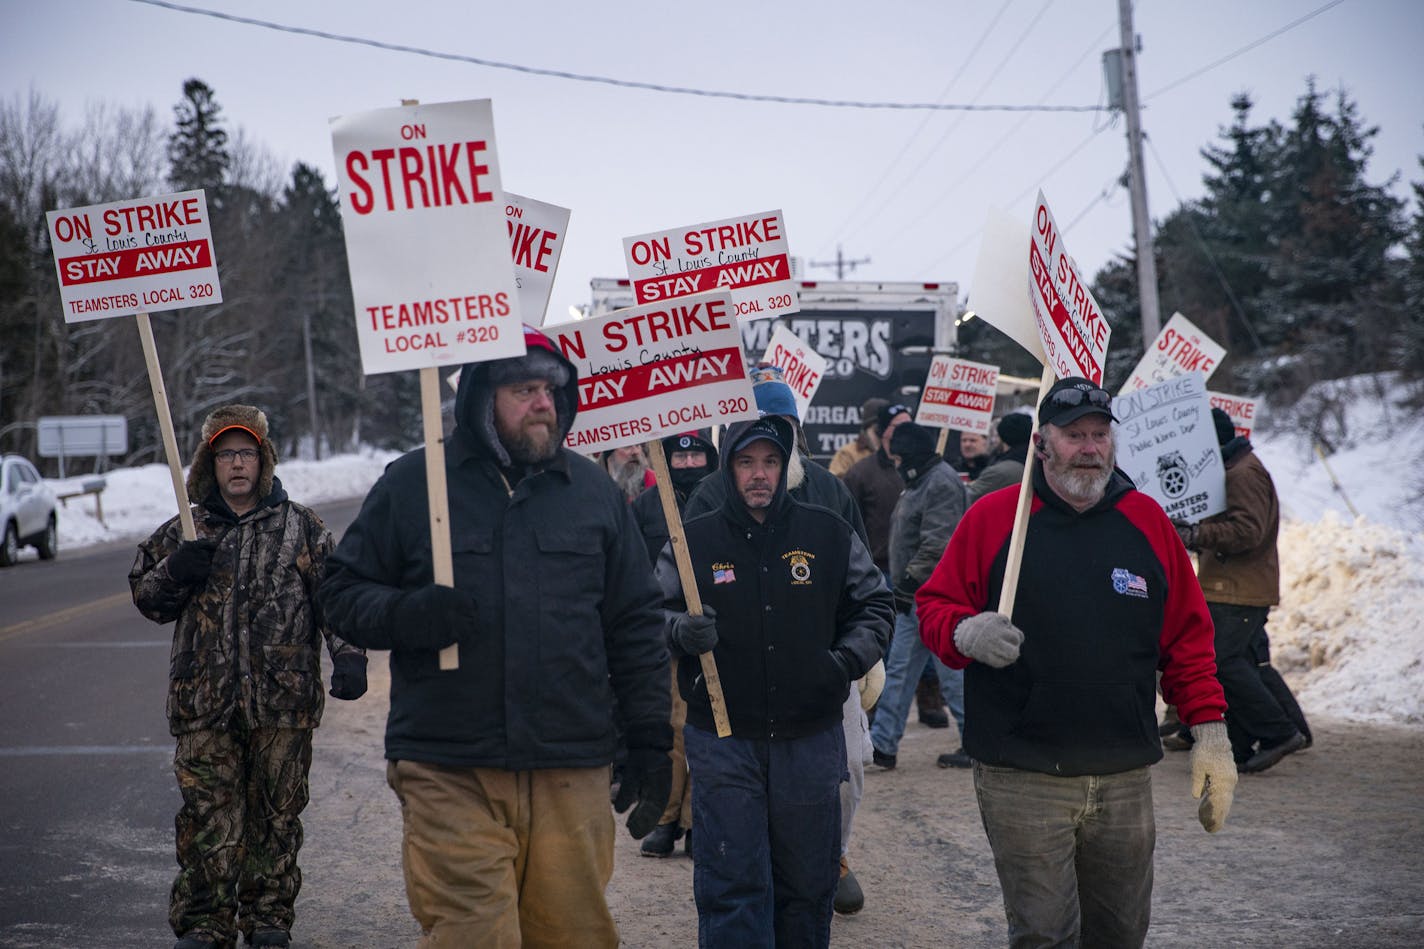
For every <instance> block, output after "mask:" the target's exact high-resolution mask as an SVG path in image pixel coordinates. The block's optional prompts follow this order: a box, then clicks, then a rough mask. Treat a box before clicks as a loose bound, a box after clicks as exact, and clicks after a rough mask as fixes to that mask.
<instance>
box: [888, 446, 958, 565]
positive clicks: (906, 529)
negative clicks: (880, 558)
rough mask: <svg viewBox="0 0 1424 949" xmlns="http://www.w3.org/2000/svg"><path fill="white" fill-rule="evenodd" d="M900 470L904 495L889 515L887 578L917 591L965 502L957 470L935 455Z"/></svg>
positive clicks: (938, 557)
mask: <svg viewBox="0 0 1424 949" xmlns="http://www.w3.org/2000/svg"><path fill="white" fill-rule="evenodd" d="M902 474H903V475H904V478H905V483H906V487H905V493H904V494H902V495H900V500H899V502H898V503H897V504H896V505H895V513H894V516H893V517H891V519H890V579H891V581H892V582H893V583H894V584H895V585H896V587H897V588H899V589H904V590H917V589H919V587H920V585H921V584H923V583H924V582H925V581H926V580H928V579H929V576H930V574H931V573H932V572H933V571H934V568H935V565H936V564H938V563H939V559H940V556H941V555H942V554H943V553H944V548H945V546H946V545H947V544H948V543H949V538H950V535H952V534H953V533H954V528H955V526H956V525H957V524H958V523H959V519H960V518H961V517H963V516H964V509H965V508H966V507H967V506H968V502H967V501H966V500H965V493H964V482H963V481H961V480H960V478H959V473H958V472H956V471H955V470H954V469H953V468H951V467H950V466H949V465H948V464H946V463H945V461H944V459H943V458H941V457H940V456H939V455H931V456H930V457H929V458H928V459H926V460H925V461H924V463H923V464H922V466H919V467H915V468H905V469H902Z"/></svg>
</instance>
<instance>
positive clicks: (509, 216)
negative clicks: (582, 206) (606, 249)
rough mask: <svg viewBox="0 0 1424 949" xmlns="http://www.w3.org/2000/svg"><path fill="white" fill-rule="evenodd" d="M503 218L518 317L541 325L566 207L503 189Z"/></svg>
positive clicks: (564, 226)
mask: <svg viewBox="0 0 1424 949" xmlns="http://www.w3.org/2000/svg"><path fill="white" fill-rule="evenodd" d="M504 217H505V221H506V223H507V224H508V226H509V250H510V253H511V254H513V256H514V284H515V286H517V287H518V288H519V309H520V313H521V317H522V319H523V320H524V322H526V323H528V324H530V325H531V326H542V325H543V324H544V320H546V319H547V318H548V309H549V293H550V292H551V291H552V290H553V289H554V276H555V275H556V274H557V273H558V270H559V257H560V256H561V255H562V254H563V252H564V235H566V234H567V233H568V232H569V209H568V208H561V207H559V206H558V205H557V204H547V203H545V202H543V201H536V200H534V199H533V198H526V197H524V196H523V195H519V194H515V193H513V192H512V191H506V192H505V193H504Z"/></svg>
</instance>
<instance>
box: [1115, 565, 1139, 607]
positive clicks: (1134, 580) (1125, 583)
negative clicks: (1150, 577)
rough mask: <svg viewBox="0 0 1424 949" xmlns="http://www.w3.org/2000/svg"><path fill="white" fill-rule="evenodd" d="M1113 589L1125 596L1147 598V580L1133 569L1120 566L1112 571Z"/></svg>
mask: <svg viewBox="0 0 1424 949" xmlns="http://www.w3.org/2000/svg"><path fill="white" fill-rule="evenodd" d="M1112 585H1113V590H1114V591H1116V592H1118V593H1120V594H1122V595H1123V596H1132V597H1139V598H1141V599H1146V598H1147V580H1146V578H1144V577H1139V576H1138V575H1137V574H1135V573H1133V572H1132V571H1131V570H1126V569H1124V568H1122V567H1118V568H1116V569H1114V570H1113V572H1112Z"/></svg>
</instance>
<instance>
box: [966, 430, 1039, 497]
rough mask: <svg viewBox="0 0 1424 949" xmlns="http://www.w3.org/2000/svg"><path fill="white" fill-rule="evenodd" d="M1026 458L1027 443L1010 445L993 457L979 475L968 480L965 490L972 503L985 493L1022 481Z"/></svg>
mask: <svg viewBox="0 0 1424 949" xmlns="http://www.w3.org/2000/svg"><path fill="white" fill-rule="evenodd" d="M1027 460H1028V445H1026V444H1025V445H1011V446H1008V448H1007V449H1006V450H1005V451H1004V452H1003V453H1002V454H1000V455H999V456H998V457H997V458H995V459H994V461H993V463H992V464H990V465H989V466H988V467H987V468H985V469H984V470H983V471H981V472H979V477H977V478H975V479H974V480H973V481H972V482H970V484H969V487H968V488H966V491H967V492H968V495H969V503H970V504H973V503H974V502H975V501H977V500H979V499H980V498H982V497H983V496H984V495H986V494H992V493H993V492H995V491H997V490H999V489H1000V488H1008V487H1012V486H1013V485H1016V484H1019V483H1021V482H1022V481H1023V473H1024V462H1025V461H1027Z"/></svg>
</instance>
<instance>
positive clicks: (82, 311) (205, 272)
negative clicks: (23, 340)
mask: <svg viewBox="0 0 1424 949" xmlns="http://www.w3.org/2000/svg"><path fill="white" fill-rule="evenodd" d="M46 217H47V218H48V220H49V236H50V243H51V245H52V246H53V247H54V265H55V268H56V269H57V270H58V271H59V299H60V303H61V305H62V306H63V307H64V321H65V322H66V323H82V322H84V321H86V320H102V319H105V318H107V317H110V316H132V315H134V314H135V313H151V312H154V311H157V310H176V309H179V308H180V307H185V306H202V305H204V304H207V303H221V302H222V287H221V286H220V285H219V284H218V265H217V259H216V258H215V257H214V256H213V233H212V224H211V222H210V220H209V218H208V202H207V200H206V198H205V197H204V195H203V192H202V191H182V192H179V193H177V194H166V195H162V196H161V197H156V198H138V199H135V200H132V201H115V202H113V203H111V204H95V205H91V206H90V207H87V208H69V209H68V210H64V211H50V212H48V213H47V215H46Z"/></svg>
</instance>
